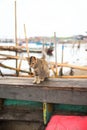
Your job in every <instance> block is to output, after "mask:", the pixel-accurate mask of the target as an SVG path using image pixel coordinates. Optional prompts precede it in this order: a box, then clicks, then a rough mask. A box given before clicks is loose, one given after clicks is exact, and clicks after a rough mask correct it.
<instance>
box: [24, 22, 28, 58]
mask: <svg viewBox="0 0 87 130" xmlns="http://www.w3.org/2000/svg"><path fill="white" fill-rule="evenodd" d="M24 35H25V41H26V50H27V55H28V57H29V47H28V39H27V34H26V26H25V24H24Z"/></svg>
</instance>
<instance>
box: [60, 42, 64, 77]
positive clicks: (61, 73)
mask: <svg viewBox="0 0 87 130" xmlns="http://www.w3.org/2000/svg"><path fill="white" fill-rule="evenodd" d="M63 59H64V43H62V56H61V64H63ZM59 76H63V66H61V68H60V71H59Z"/></svg>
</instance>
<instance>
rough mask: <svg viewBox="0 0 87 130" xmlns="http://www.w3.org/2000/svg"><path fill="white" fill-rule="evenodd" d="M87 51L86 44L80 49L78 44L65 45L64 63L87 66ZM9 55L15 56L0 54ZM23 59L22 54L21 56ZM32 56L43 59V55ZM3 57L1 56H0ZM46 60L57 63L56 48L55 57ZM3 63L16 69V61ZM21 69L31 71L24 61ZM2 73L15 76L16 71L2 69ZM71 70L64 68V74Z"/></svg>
mask: <svg viewBox="0 0 87 130" xmlns="http://www.w3.org/2000/svg"><path fill="white" fill-rule="evenodd" d="M0 45H3V46H5V45H8V46H10V45H15V44H13V43H0ZM62 49H63V48H62V44H57V52H56V54H57V62H58V63H61V62H62V61H61V58H62ZM85 49H86V44H81V45H80V48H78V44H75V46H74V47H73V45H72V44H65V45H64V49H63V63H69V64H72V65H78V66H86V65H87V51H85ZM1 53H2V54H8V55H13V56H14V55H15V53H14V52H10V51H0V54H1ZM19 56H20V57H21V54H20V55H19ZM30 56H36V57H38V58H41V57H42V53H30ZM0 57H1V56H0ZM23 57H27V53H23ZM46 60H47V61H48V63H49V62H51V61H52V62H55V48H54V51H53V55H52V56H48V55H46ZM0 62H1V63H3V64H5V65H7V66H10V67H14V68H15V60H4V61H3V60H1V61H0ZM21 69H23V70H29V65H28V62H27V61H22V65H21ZM1 70H2V73H3V74H14V73H15V71H13V70H9V69H4V68H1ZM69 70H70V68H66V67H64V69H63V73H66V72H67V71H69Z"/></svg>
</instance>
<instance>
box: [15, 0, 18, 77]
mask: <svg viewBox="0 0 87 130" xmlns="http://www.w3.org/2000/svg"><path fill="white" fill-rule="evenodd" d="M15 45H16V46H18V43H17V15H16V1H15ZM17 55H18V53H17V52H16V56H17ZM17 68H18V60H17V59H16V69H17ZM16 75H17V76H18V71H17V70H16Z"/></svg>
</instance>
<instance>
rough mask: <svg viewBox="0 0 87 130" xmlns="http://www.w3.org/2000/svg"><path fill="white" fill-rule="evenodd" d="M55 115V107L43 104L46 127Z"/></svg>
mask: <svg viewBox="0 0 87 130" xmlns="http://www.w3.org/2000/svg"><path fill="white" fill-rule="evenodd" d="M52 114H53V105H52V104H51V103H43V120H44V124H45V125H46V124H47V123H48V121H49V120H50V117H51V116H52Z"/></svg>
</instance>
